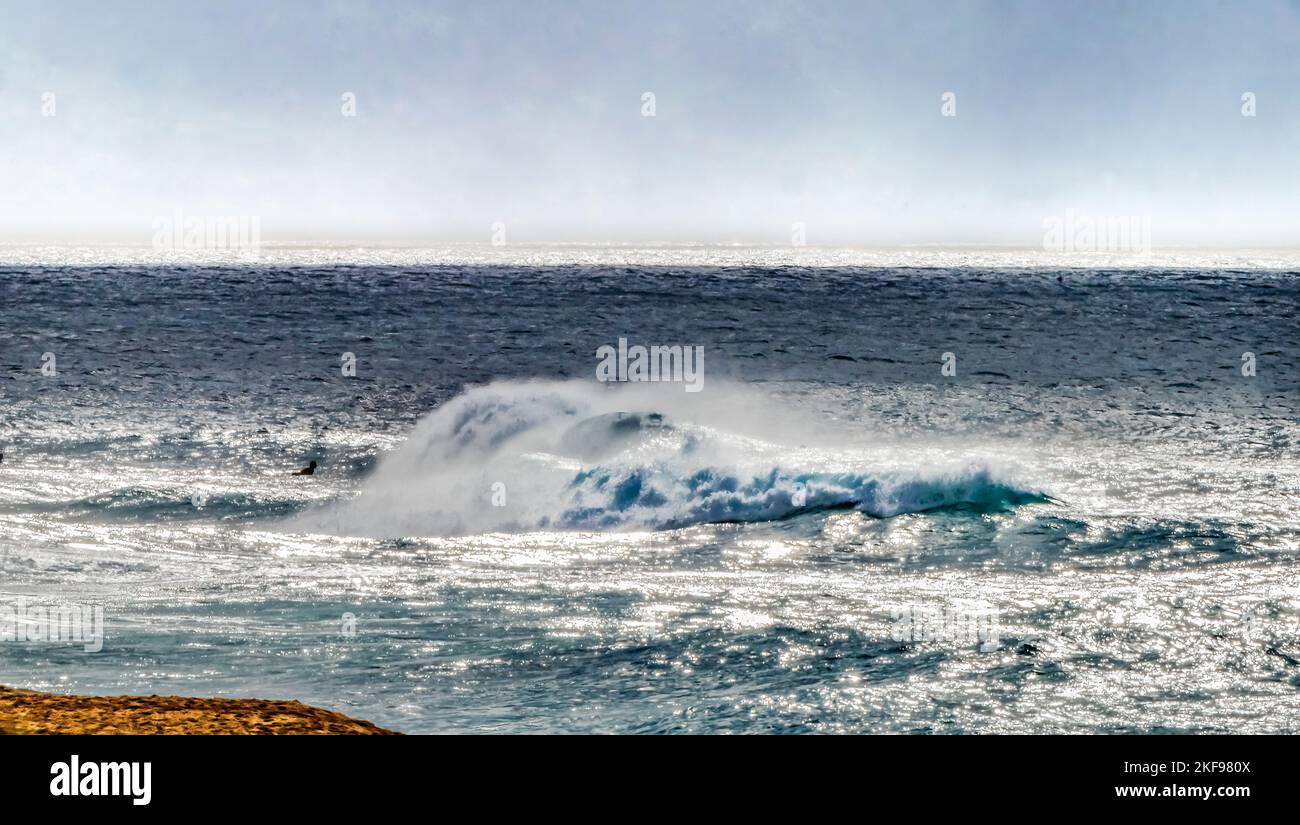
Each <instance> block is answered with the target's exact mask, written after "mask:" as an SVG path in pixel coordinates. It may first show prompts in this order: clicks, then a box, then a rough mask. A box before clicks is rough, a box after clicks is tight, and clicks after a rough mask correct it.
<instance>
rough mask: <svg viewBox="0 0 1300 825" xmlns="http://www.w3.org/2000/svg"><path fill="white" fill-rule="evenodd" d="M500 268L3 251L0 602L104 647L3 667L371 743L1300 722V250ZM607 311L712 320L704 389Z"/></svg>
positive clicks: (673, 323)
mask: <svg viewBox="0 0 1300 825" xmlns="http://www.w3.org/2000/svg"><path fill="white" fill-rule="evenodd" d="M493 254H494V255H496V257H495V258H492V259H491V260H474V259H471V260H459V261H458V262H456V263H436V262H427V261H426V262H419V263H409V262H408V263H401V262H392V261H389V262H386V263H382V264H379V263H373V262H372V263H368V264H366V265H359V264H348V263H346V262H345V261H339V260H338V259H337V258H338V255H337V254H335V253H331V254H329V255H318V256H316V257H315V258H313V257H312V256H311V255H309V254H307V253H302V254H301V255H298V256H296V257H292V258H291V259H289V260H280V261H275V262H269V263H268V262H263V263H260V264H257V263H252V264H229V263H227V264H219V263H211V264H208V265H203V266H196V265H179V264H159V263H157V262H153V263H141V262H135V263H131V264H121V263H119V264H109V263H104V262H96V261H93V260H92V261H87V260H78V261H76V262H74V263H67V262H64V263H60V264H57V265H55V264H52V263H49V262H48V261H47V260H46V259H43V258H42V257H41V255H40V254H36V255H35V258H36V259H35V260H33V259H32V258H31V256H30V255H29V257H28V258H25V259H22V260H17V259H15V258H14V256H12V255H11V256H10V257H9V259H10V260H11V261H15V262H13V263H10V264H8V265H3V266H0V307H2V308H3V317H4V320H3V324H2V325H0V370H3V372H2V373H0V444H2V445H3V451H4V460H3V463H0V576H2V579H0V591H2V592H3V596H0V598H2V599H8V600H9V601H10V602H13V601H14V600H17V599H19V598H25V599H26V600H27V602H28V603H38V604H51V605H55V604H64V603H84V604H92V605H102V606H103V607H104V611H105V620H106V631H107V636H106V639H105V641H104V648H103V650H102V651H101V652H98V653H87V652H85V651H83V650H82V649H81V648H80V647H79V646H76V645H68V644H52V643H15V642H0V683H3V684H9V685H14V686H22V687H30V688H37V689H54V690H66V691H78V692H94V693H184V694H195V695H228V696H259V697H264V698H297V699H301V700H303V701H307V702H311V703H315V704H320V705H324V706H327V707H331V708H335V709H338V710H341V711H344V712H347V713H350V714H353V715H358V716H361V717H365V718H369V719H372V720H374V721H376V722H379V723H381V724H384V725H388V726H391V727H394V728H397V729H399V730H403V731H407V732H437V731H602V732H603V731H612V732H676V731H737V732H752V731H782V732H784V731H790V732H797V731H879V732H939V733H951V732H1019V731H1026V732H1033V731H1123V732H1129V731H1132V732H1162V731H1207V732H1212V731H1224V732H1227V731H1233V732H1251V731H1292V730H1294V729H1295V728H1296V727H1297V720H1300V690H1298V688H1300V576H1298V575H1297V574H1298V572H1300V567H1298V566H1297V562H1298V560H1300V559H1298V556H1300V512H1298V510H1300V508H1298V507H1297V505H1298V504H1300V461H1297V458H1300V445H1297V434H1298V430H1300V427H1298V425H1297V405H1298V404H1300V359H1298V358H1297V344H1300V322H1298V321H1297V317H1296V309H1297V306H1300V276H1297V274H1296V272H1295V271H1294V270H1291V269H1287V268H1285V267H1281V268H1279V267H1271V268H1255V267H1242V268H1234V269H1225V268H1222V267H1219V266H1213V267H1194V268H1191V267H1182V268H1179V269H1169V268H1160V269H1156V268H1145V269H1140V270H1134V269H1122V268H1100V267H1093V268H1090V269H1087V270H1079V269H1063V268H1061V267H1059V266H1050V267H1044V266H1035V267H1029V268H1025V267H1011V268H1008V267H998V268H990V267H988V266H980V265H975V264H967V265H963V266H952V265H947V264H945V266H942V267H933V266H930V267H927V266H923V265H919V264H920V263H924V261H923V260H922V261H919V262H917V263H918V265H907V266H902V265H897V262H895V265H891V266H869V265H863V264H862V263H861V262H858V263H856V264H852V265H850V263H845V262H842V261H839V260H834V259H832V260H830V261H821V262H820V265H817V266H809V265H801V264H800V262H799V261H797V260H796V261H781V262H776V263H773V262H771V261H766V262H762V263H753V262H751V263H746V262H745V261H744V260H734V261H733V260H728V261H726V262H724V263H725V265H719V264H718V262H717V261H716V260H711V259H708V257H707V256H704V257H702V258H701V260H709V261H710V264H709V265H691V264H690V263H689V261H690V260H691V258H690V253H680V254H678V253H674V254H675V255H676V257H670V258H669V259H667V260H665V259H664V257H663V255H660V256H659V257H655V256H653V255H652V256H650V257H649V258H648V259H646V258H642V259H640V260H638V261H626V260H625V261H621V262H620V261H614V262H611V261H610V260H604V259H597V260H582V261H578V262H574V261H569V262H567V263H566V262H558V263H557V262H547V261H546V260H542V261H541V262H539V261H538V260H536V259H533V258H529V257H528V256H518V257H516V258H515V259H513V261H512V259H510V258H508V257H503V256H501V255H499V254H497V253H493ZM683 256H685V257H683ZM647 260H649V261H650V262H649V263H647ZM42 261H45V262H44V263H43V262H42ZM948 263H951V262H948ZM976 263H978V262H976ZM620 337H622V338H626V339H628V340H629V342H631V343H634V344H635V343H641V344H646V345H651V344H660V345H684V346H702V347H704V352H705V362H704V373H703V376H704V384H703V389H702V390H701V391H700V392H698V393H687V392H685V391H684V388H683V386H682V385H681V384H673V383H666V384H655V385H640V386H622V387H613V386H608V385H601V384H598V383H597V382H595V380H594V376H595V369H596V363H597V361H596V357H595V352H596V350H597V348H599V347H601V346H602V345H606V344H616V343H617V341H618V339H619V338H620ZM47 352H48V353H53V354H54V355H55V358H56V366H57V371H58V373H57V375H53V376H50V375H43V374H42V372H41V366H42V363H43V360H42V357H43V354H44V353H47ZM1247 352H1249V353H1253V354H1254V362H1255V370H1256V374H1255V375H1254V376H1247V375H1243V374H1242V365H1243V361H1242V355H1243V353H1247ZM344 353H352V354H354V355H355V356H356V375H355V377H345V376H344V375H342V374H341V364H342V361H341V359H342V357H343V354H344ZM944 353H952V355H953V357H954V358H955V365H956V375H955V376H945V375H943V374H942V373H941V368H942V366H943V358H944ZM311 459H315V460H317V461H318V462H320V465H321V468H320V471H319V473H318V474H317V475H316V476H314V477H311V478H299V477H293V476H290V475H289V472H290V471H292V470H294V469H296V468H297V467H299V466H302V465H303V464H305V463H306V462H307V461H308V460H311ZM345 616H351V617H352V618H353V619H354V620H355V632H351V624H350V623H349V622H348V621H347V620H346V619H345Z"/></svg>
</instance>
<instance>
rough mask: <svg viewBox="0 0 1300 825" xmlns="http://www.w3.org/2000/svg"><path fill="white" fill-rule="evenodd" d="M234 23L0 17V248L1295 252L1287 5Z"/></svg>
mask: <svg viewBox="0 0 1300 825" xmlns="http://www.w3.org/2000/svg"><path fill="white" fill-rule="evenodd" d="M259 8H260V7H259V6H258V4H255V3H245V2H238V3H231V4H226V5H224V6H222V7H219V8H195V9H185V10H184V11H183V12H182V11H180V10H178V9H177V8H176V7H174V6H171V5H167V4H162V3H155V2H142V3H133V4H131V5H129V6H118V7H110V6H101V5H99V4H94V3H80V2H55V3H49V4H41V5H28V4H20V3H16V2H8V0H5V1H4V2H0V14H2V15H3V18H4V20H5V25H4V27H3V29H0V124H3V125H2V126H0V185H3V191H4V192H5V197H4V198H3V199H0V226H2V227H3V229H2V230H0V242H116V243H141V244H148V243H149V240H150V238H151V237H152V235H153V229H152V225H153V222H154V221H155V218H156V217H157V216H160V215H170V214H173V212H174V211H175V210H178V209H180V210H183V211H184V213H185V214H188V215H197V216H213V215H232V216H252V217H256V218H257V219H258V221H259V223H260V229H261V238H262V240H263V241H265V242H268V243H276V242H302V243H310V242H328V241H337V242H346V243H370V244H385V243H403V244H420V243H430V244H436V243H452V242H487V241H488V240H489V239H490V238H491V237H492V233H493V229H492V227H493V226H494V225H503V226H504V227H505V232H506V234H507V237H508V240H509V242H511V243H533V242H593V243H602V242H603V243H608V242H623V243H647V242H663V243H688V242H702V243H721V244H728V243H755V244H778V245H780V244H788V243H790V239H791V234H792V227H793V226H794V225H796V224H802V225H803V226H804V227H805V237H806V243H807V244H808V245H810V246H864V247H879V246H886V247H887V246H897V245H917V244H949V245H972V244H974V245H981V244H1023V245H1029V246H1036V245H1039V244H1040V243H1041V242H1042V238H1043V231H1044V230H1043V224H1044V220H1045V219H1047V218H1049V217H1051V216H1059V215H1062V214H1065V213H1066V212H1067V210H1072V211H1073V212H1075V213H1078V214H1080V215H1095V216H1146V217H1149V218H1150V221H1151V238H1152V241H1153V243H1154V245H1156V246H1211V247H1224V246H1229V247H1230V246H1289V245H1293V244H1294V243H1296V233H1295V230H1294V227H1293V224H1294V216H1295V215H1296V214H1297V207H1298V206H1300V195H1298V193H1300V186H1298V184H1300V153H1297V152H1296V151H1295V136H1296V135H1297V134H1300V4H1297V3H1295V2H1284V1H1283V0H1277V2H1261V3H1255V4H1250V5H1249V6H1244V7H1237V6H1231V5H1227V4H1221V3H1213V2H1191V3H1182V4H1177V5H1174V4H1154V3H1152V4H1137V3H1122V2H1113V3H1096V4H1091V5H1089V6H1087V7H1079V8H1073V7H1060V6H1054V5H1052V6H1049V5H1046V4H1038V3H1030V2H953V3H944V4H939V5H937V6H935V5H927V6H925V7H921V6H906V5H899V4H891V3H841V2H827V3H799V2H783V3H749V2H725V3H717V4H708V5H704V6H694V5H688V4H685V3H679V2H669V3H664V4H658V5H657V6H655V7H653V8H647V7H642V6H640V5H636V4H630V3H612V4H611V3H592V2H575V3H569V4H565V5H563V6H559V7H548V8H538V7H536V6H535V5H533V4H527V3H514V2H502V3H491V4H481V5H473V4H468V3H446V2H434V3H408V2H390V3H380V4H368V5H364V6H363V5H360V4H351V3H341V2H340V3H330V4H324V5H321V6H317V5H316V4H311V3H305V2H289V3H283V4H278V5H277V6H276V7H275V8H273V9H267V10H263V11H260V12H259ZM647 92H648V93H651V94H653V95H654V108H653V116H645V111H646V110H645V98H644V97H643V96H644V95H645V93H647ZM949 92H951V93H952V94H953V95H954V96H955V97H953V98H952V104H953V107H952V108H950V110H949V111H950V112H952V113H955V116H945V115H944V112H943V111H941V107H943V106H944V105H945V99H944V97H943V96H944V95H945V94H946V93H949ZM348 93H350V94H352V95H355V98H354V104H355V116H345V115H344V114H343V107H344V106H345V105H346V101H345V100H344V98H343V96H344V95H345V94H348ZM1247 93H1249V94H1251V95H1253V96H1254V106H1255V107H1256V108H1255V110H1254V115H1253V116H1243V111H1244V109H1243V107H1244V106H1245V104H1244V103H1243V95H1244V94H1247ZM46 95H53V97H52V98H47V97H46ZM47 102H49V103H52V104H53V106H52V107H51V108H43V107H45V105H46V103H47Z"/></svg>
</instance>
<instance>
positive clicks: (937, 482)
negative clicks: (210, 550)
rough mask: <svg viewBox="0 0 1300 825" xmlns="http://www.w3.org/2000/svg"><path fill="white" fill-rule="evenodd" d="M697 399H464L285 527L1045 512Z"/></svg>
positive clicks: (995, 491) (1033, 494) (598, 388)
mask: <svg viewBox="0 0 1300 825" xmlns="http://www.w3.org/2000/svg"><path fill="white" fill-rule="evenodd" d="M709 390H710V391H709V392H708V393H700V394H692V395H687V394H685V393H683V391H682V389H681V387H680V386H675V385H666V384H642V385H618V386H607V385H593V384H591V383H587V382H576V381H570V382H556V381H535V382H498V383H493V384H490V385H487V386H483V387H477V388H473V389H470V390H468V391H466V392H465V393H464V394H462V395H460V396H458V397H456V398H454V399H452V400H451V401H449V402H448V403H446V404H444V405H443V406H442V407H440V408H438V409H437V410H435V411H434V412H432V413H431V414H429V415H428V416H426V417H425V418H424V419H423V420H421V421H420V423H418V424H417V425H416V427H415V428H414V430H413V431H412V432H411V434H410V436H409V437H408V439H407V440H406V442H405V443H404V444H403V445H402V446H401V447H399V448H398V449H396V450H395V451H393V452H392V453H390V454H389V455H387V456H385V457H384V459H383V460H382V461H381V462H380V463H379V465H378V467H377V468H376V470H375V472H374V474H373V475H372V476H371V477H370V478H369V479H368V480H367V481H366V483H365V484H364V486H363V488H362V490H361V492H360V494H359V495H358V496H357V497H356V498H354V499H351V500H349V501H345V502H338V503H335V504H333V505H330V506H329V507H327V508H324V509H320V510H315V511H312V512H309V513H306V514H304V515H302V516H300V517H298V518H296V519H294V520H293V524H292V526H293V527H295V528H297V529H303V530H312V531H320V532H334V531H337V532H345V533H350V534H356V535H370V536H387V537H396V536H413V535H456V534H473V533H484V532H521V531H530V530H539V529H543V530H544V529H580V530H621V529H670V528H677V527H686V526H690V525H695V524H706V523H721V522H758V521H771V520H777V519H785V518H790V517H794V516H798V515H801V514H804V513H810V512H816V511H822V510H830V509H849V508H854V509H857V510H860V511H861V512H863V513H865V514H867V515H870V516H874V517H879V518H886V517H890V516H895V515H898V514H902V513H918V512H925V511H930V510H939V509H965V510H974V511H979V512H990V511H997V510H1005V509H1008V508H1011V507H1015V506H1017V505H1022V504H1027V503H1034V502H1044V501H1048V500H1049V499H1048V498H1047V496H1045V495H1044V494H1043V493H1041V492H1037V491H1035V490H1033V489H1030V488H1028V487H1025V486H1023V485H1020V484H1018V483H1016V482H1015V481H1013V480H1012V478H1011V476H1010V475H1009V474H1008V472H1007V471H1005V470H1004V469H1000V468H998V467H995V466H993V465H991V464H990V463H988V462H987V461H979V460H971V459H969V458H958V459H953V458H952V457H951V456H946V457H936V456H934V455H932V454H931V453H932V452H933V451H927V450H926V449H925V448H924V447H923V446H922V445H881V444H874V445H873V444H867V445H864V444H861V443H854V442H858V441H861V439H860V438H859V439H855V438H852V437H846V436H844V435H842V434H839V435H837V434H836V433H835V432H834V430H833V429H830V428H828V427H821V426H815V425H814V424H813V423H811V422H809V421H808V420H807V419H808V414H807V413H806V412H800V413H792V412H789V411H786V410H783V409H782V407H781V405H780V404H778V403H777V402H775V401H773V400H772V399H770V398H767V397H764V396H761V395H759V394H758V393H757V392H756V391H754V390H752V389H748V388H745V387H743V386H739V385H732V386H727V385H724V384H721V383H718V382H714V383H711V384H710V388H709ZM700 396H709V398H707V399H702V398H700ZM810 442H811V443H810Z"/></svg>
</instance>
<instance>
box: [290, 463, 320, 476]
mask: <svg viewBox="0 0 1300 825" xmlns="http://www.w3.org/2000/svg"><path fill="white" fill-rule="evenodd" d="M315 474H316V462H315V461H313V462H312V463H310V464H308V465H307V466H306V467H303V468H302V469H301V470H299V471H298V472H296V473H294V475H296V476H310V475H315Z"/></svg>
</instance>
